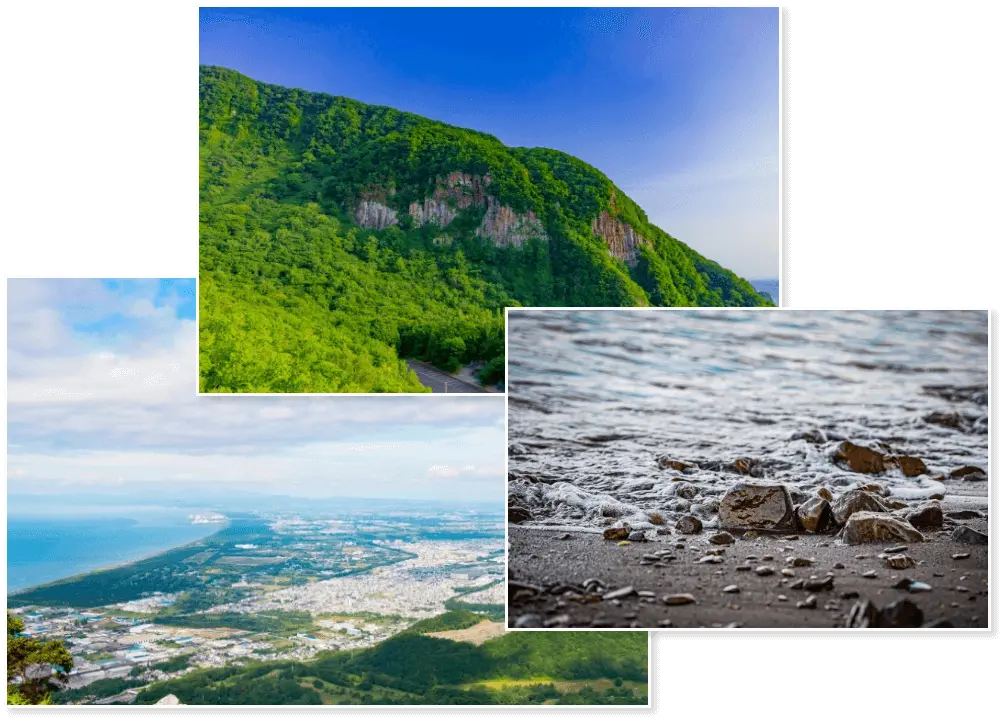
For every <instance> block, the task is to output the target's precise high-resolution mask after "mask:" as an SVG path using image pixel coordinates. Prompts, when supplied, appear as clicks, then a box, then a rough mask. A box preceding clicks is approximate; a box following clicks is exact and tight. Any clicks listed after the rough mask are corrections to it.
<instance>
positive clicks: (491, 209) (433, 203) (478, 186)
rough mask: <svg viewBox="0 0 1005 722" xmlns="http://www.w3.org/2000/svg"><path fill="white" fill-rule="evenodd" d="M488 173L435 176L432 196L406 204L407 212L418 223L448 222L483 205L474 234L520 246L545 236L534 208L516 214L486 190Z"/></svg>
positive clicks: (508, 244) (496, 241)
mask: <svg viewBox="0 0 1005 722" xmlns="http://www.w3.org/2000/svg"><path fill="white" fill-rule="evenodd" d="M491 183H492V176H490V175H484V176H479V175H471V174H470V173H460V172H454V173H450V174H449V175H447V176H445V177H443V178H437V179H436V190H435V191H433V195H432V196H429V197H426V198H424V199H423V200H422V202H419V201H414V202H412V203H411V204H409V207H408V214H409V215H410V216H411V217H412V219H413V220H414V221H415V223H416V224H417V225H420V226H421V225H427V224H435V225H438V226H440V227H441V228H442V227H444V226H447V225H449V224H450V222H451V221H453V220H454V219H455V218H456V217H457V215H458V213H459V212H460V211H461V210H463V209H465V208H470V207H472V206H480V207H484V208H485V216H484V218H482V222H481V224H480V225H479V226H478V228H477V229H476V230H475V235H477V236H480V237H481V238H487V239H489V240H491V241H492V242H493V243H494V244H495V245H496V246H521V245H523V244H524V243H525V242H527V241H528V240H530V239H531V238H542V239H544V238H547V236H546V234H545V232H544V225H543V224H542V223H541V221H540V219H538V218H537V216H536V215H535V214H534V212H533V211H528V212H526V213H517V212H516V211H514V210H513V209H512V208H510V207H509V206H505V205H502V204H501V203H500V202H499V200H498V199H497V198H496V197H495V196H491V195H489V193H488V190H487V189H488V187H489V185H490V184H491Z"/></svg>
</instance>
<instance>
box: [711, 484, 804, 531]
mask: <svg viewBox="0 0 1005 722" xmlns="http://www.w3.org/2000/svg"><path fill="white" fill-rule="evenodd" d="M795 520H796V515H795V509H793V506H792V499H791V498H790V497H789V492H788V489H786V488H785V487H784V486H783V485H781V484H753V483H740V484H736V485H734V486H733V487H732V488H730V490H729V491H727V492H726V494H725V496H723V497H722V500H721V501H720V502H719V526H720V527H722V528H723V529H746V528H755V529H777V530H781V529H784V530H788V529H794V528H795Z"/></svg>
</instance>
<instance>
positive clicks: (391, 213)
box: [355, 198, 398, 230]
mask: <svg viewBox="0 0 1005 722" xmlns="http://www.w3.org/2000/svg"><path fill="white" fill-rule="evenodd" d="M355 219H356V224H357V225H359V226H362V227H363V228H376V229H377V230H382V229H384V228H388V227H389V226H396V225H398V214H397V212H395V210H394V209H393V208H390V207H388V206H385V205H384V204H383V203H381V202H380V201H375V200H370V199H369V198H361V199H360V201H359V204H358V205H357V206H356V214H355Z"/></svg>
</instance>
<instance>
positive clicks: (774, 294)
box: [750, 278, 778, 305]
mask: <svg viewBox="0 0 1005 722" xmlns="http://www.w3.org/2000/svg"><path fill="white" fill-rule="evenodd" d="M750 285H751V286H753V287H754V290H755V291H766V292H767V293H768V295H769V296H771V300H772V301H774V302H775V305H777V304H778V279H777V278H774V279H772V278H759V279H757V280H756V281H751V282H750Z"/></svg>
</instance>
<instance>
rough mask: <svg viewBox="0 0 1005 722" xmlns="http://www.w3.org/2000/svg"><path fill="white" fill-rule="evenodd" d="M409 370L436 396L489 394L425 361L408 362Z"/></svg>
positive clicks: (479, 387)
mask: <svg viewBox="0 0 1005 722" xmlns="http://www.w3.org/2000/svg"><path fill="white" fill-rule="evenodd" d="M405 363H407V364H408V368H410V369H412V371H414V372H415V375H416V376H418V377H419V382H420V383H421V384H422V385H423V386H425V387H426V388H427V389H432V391H433V393H434V394H484V393H488V392H487V391H485V389H483V388H482V387H481V386H476V385H475V384H470V383H468V382H467V381H462V380H461V379H459V378H457V377H456V376H454V375H452V374H448V373H447V372H446V371H440V370H439V369H438V368H436V367H435V366H430V365H429V364H427V363H425V362H423V361H406V362H405Z"/></svg>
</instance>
